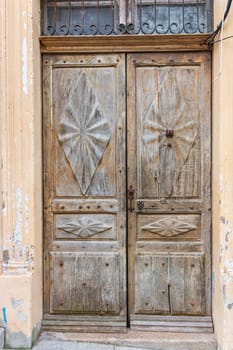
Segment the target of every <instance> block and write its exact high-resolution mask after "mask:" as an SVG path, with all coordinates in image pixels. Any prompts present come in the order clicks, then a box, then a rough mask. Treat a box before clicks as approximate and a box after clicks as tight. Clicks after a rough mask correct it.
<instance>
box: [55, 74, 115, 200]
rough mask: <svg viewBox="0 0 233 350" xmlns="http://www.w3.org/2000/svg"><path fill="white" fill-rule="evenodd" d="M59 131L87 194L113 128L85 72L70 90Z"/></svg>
mask: <svg viewBox="0 0 233 350" xmlns="http://www.w3.org/2000/svg"><path fill="white" fill-rule="evenodd" d="M57 135H58V140H59V142H60V144H61V145H62V147H63V149H64V152H65V155H66V158H67V160H68V161H69V163H70V165H71V168H72V171H73V173H74V176H75V177H76V179H77V181H78V183H79V185H80V188H81V191H82V192H83V194H85V193H86V192H87V190H88V188H89V186H90V184H91V181H92V179H93V177H94V174H95V171H96V169H97V167H98V165H99V163H100V160H101V158H102V157H103V154H104V151H105V148H106V146H107V144H108V142H109V140H110V138H111V135H112V131H111V128H110V125H109V122H108V120H107V119H106V118H105V116H104V113H103V111H102V110H101V108H100V105H99V103H98V99H97V97H96V94H95V91H94V89H93V88H92V86H91V83H90V82H89V80H88V78H87V76H86V74H85V73H84V72H82V73H81V74H80V76H79V79H77V81H76V83H75V85H74V86H73V88H72V90H71V92H70V93H69V98H68V102H67V103H66V104H65V106H64V109H63V111H62V117H61V119H60V122H59V123H58V125H57Z"/></svg>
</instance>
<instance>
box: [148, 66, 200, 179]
mask: <svg viewBox="0 0 233 350" xmlns="http://www.w3.org/2000/svg"><path fill="white" fill-rule="evenodd" d="M186 73H187V72H186ZM177 74H179V73H177V72H176V71H175V69H174V68H168V69H161V70H159V72H158V76H159V78H158V79H159V82H158V89H157V90H156V96H155V98H154V99H153V101H151V103H150V104H149V105H148V108H147V109H146V111H145V115H144V116H143V124H142V133H141V137H142V140H143V143H144V145H145V148H146V150H147V152H148V154H149V156H150V160H151V161H152V162H153V164H154V165H155V167H156V169H157V170H158V171H159V170H160V166H161V164H160V162H161V159H160V157H161V152H162V148H163V147H169V149H170V151H169V152H167V154H168V155H169V156H171V153H172V157H173V158H174V159H173V162H175V167H176V169H175V175H174V179H173V181H174V182H175V180H177V178H178V177H179V174H180V171H181V168H182V166H183V165H184V164H185V162H186V161H187V159H188V156H189V154H190V151H191V149H192V147H193V145H194V142H195V139H196V137H197V133H198V123H197V121H198V115H197V113H198V112H197V108H196V105H195V100H193V99H192V98H190V92H187V91H184V88H182V90H181V88H180V83H179V81H178V78H177ZM184 74H185V72H184ZM187 74H188V73H187ZM181 86H182V85H181ZM186 94H187V95H186ZM188 94H189V95H188ZM187 96H188V98H187ZM163 153H164V152H163ZM167 162H168V163H169V160H167ZM173 162H171V172H172V171H173V170H172V164H173Z"/></svg>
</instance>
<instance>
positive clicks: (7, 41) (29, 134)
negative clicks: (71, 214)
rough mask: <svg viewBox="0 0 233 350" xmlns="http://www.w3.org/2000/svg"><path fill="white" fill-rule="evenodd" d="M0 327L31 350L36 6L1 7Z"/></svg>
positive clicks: (36, 276)
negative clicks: (0, 169)
mask: <svg viewBox="0 0 233 350" xmlns="http://www.w3.org/2000/svg"><path fill="white" fill-rule="evenodd" d="M0 11H1V13H0V18H1V21H0V23H1V24H0V25H1V29H0V46H1V51H0V52H1V53H0V67H1V68H0V69H1V70H0V73H1V74H0V108H1V111H0V116H1V161H2V171H1V179H2V181H1V189H2V198H1V202H2V215H1V240H0V244H1V246H2V247H1V253H3V254H2V255H3V256H1V255H0V258H1V257H2V258H3V259H1V260H3V262H2V264H1V266H2V274H1V275H0V320H1V321H0V323H1V324H3V325H4V326H5V327H6V341H7V344H8V346H12V347H14V346H18V347H19V346H30V345H31V340H32V333H36V331H37V330H38V329H39V328H40V321H41V314H42V279H41V274H42V268H41V255H42V254H41V249H42V243H41V242H42V225H41V222H42V220H41V216H42V215H41V203H42V202H41V88H40V87H41V82H40V46H39V40H38V37H39V24H40V12H39V11H40V1H39V0H33V1H32V0H28V1H26V0H17V1H15V0H0Z"/></svg>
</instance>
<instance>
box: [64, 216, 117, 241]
mask: <svg viewBox="0 0 233 350" xmlns="http://www.w3.org/2000/svg"><path fill="white" fill-rule="evenodd" d="M58 229H59V230H62V231H65V232H67V233H73V234H74V235H76V236H78V237H81V238H88V237H91V236H94V235H95V234H98V233H101V232H104V231H107V230H110V229H111V226H109V225H106V224H105V223H103V222H100V221H97V220H93V219H91V218H90V217H88V216H82V217H80V218H78V219H77V220H75V221H70V222H67V223H65V224H64V225H62V226H59V227H58Z"/></svg>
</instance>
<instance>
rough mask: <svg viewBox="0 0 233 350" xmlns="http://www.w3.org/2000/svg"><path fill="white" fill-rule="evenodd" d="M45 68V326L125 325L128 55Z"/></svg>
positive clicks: (55, 60)
mask: <svg viewBox="0 0 233 350" xmlns="http://www.w3.org/2000/svg"><path fill="white" fill-rule="evenodd" d="M43 65H44V183H45V184H44V212H45V215H44V217H45V226H44V255H45V263H44V320H45V324H46V318H48V315H50V317H49V320H50V321H51V323H50V324H55V323H53V322H55V321H56V322H58V323H59V322H60V321H59V320H61V319H62V317H63V316H64V318H63V326H64V328H65V327H68V326H69V323H68V321H69V315H71V314H72V313H73V314H76V315H77V316H78V315H79V316H80V317H79V318H77V319H76V320H75V321H74V322H73V324H72V325H71V328H73V329H78V328H80V329H82V328H83V327H86V330H87V328H88V329H89V326H90V327H91V328H92V329H98V327H100V329H102V328H103V325H104V326H106V325H107V323H106V322H107V321H106V322H105V321H104V317H105V316H109V317H110V318H109V325H110V326H111V327H113V329H119V328H120V327H124V328H125V327H126V247H125V242H126V236H125V230H126V227H125V222H126V209H125V202H126V199H125V173H126V172H125V60H124V55H121V54H116V55H75V56H69V55H67V56H64V55H63V56H60V55H58V56H49V55H47V56H44V57H43ZM106 92H107V93H106ZM56 314H57V317H58V318H55V315H56ZM94 315H95V316H94ZM98 315H99V316H101V317H100V318H98ZM88 316H91V317H92V320H90V319H88ZM119 317H120V320H119ZM64 319H65V321H64ZM114 319H115V321H114ZM85 322H86V323H85ZM47 324H48V323H47ZM60 324H61V323H60ZM57 325H58V324H57ZM58 328H59V326H58Z"/></svg>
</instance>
